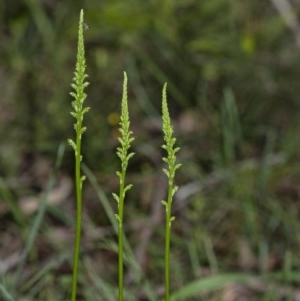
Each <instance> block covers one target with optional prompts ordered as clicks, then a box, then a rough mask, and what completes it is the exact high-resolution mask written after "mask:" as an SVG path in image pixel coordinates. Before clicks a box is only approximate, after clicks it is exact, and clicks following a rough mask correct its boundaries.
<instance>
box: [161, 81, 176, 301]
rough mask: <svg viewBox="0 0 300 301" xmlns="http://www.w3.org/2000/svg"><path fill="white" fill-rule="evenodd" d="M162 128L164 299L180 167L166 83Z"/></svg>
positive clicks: (168, 283)
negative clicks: (175, 178) (177, 173)
mask: <svg viewBox="0 0 300 301" xmlns="http://www.w3.org/2000/svg"><path fill="white" fill-rule="evenodd" d="M162 128H163V133H164V144H163V145H162V148H163V149H165V150H166V152H167V156H166V157H164V158H163V161H164V162H165V163H166V164H167V169H163V171H164V173H165V174H166V176H167V178H168V196H167V200H166V201H165V200H163V201H162V204H163V205H164V206H165V210H166V225H165V301H169V300H170V242H171V224H172V221H173V220H174V219H175V217H174V216H172V213H171V210H172V201H173V196H174V194H175V192H176V190H177V186H176V185H174V177H175V172H176V170H177V169H178V168H179V167H180V164H176V153H177V152H178V151H179V148H178V147H175V142H176V138H174V137H173V127H172V124H171V119H170V115H169V110H168V104H167V85H166V84H165V85H164V88H163V95H162Z"/></svg>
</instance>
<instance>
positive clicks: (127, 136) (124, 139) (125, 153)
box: [113, 72, 134, 301]
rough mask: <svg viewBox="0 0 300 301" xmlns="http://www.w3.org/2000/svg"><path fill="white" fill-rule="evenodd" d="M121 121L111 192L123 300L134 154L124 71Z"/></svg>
mask: <svg viewBox="0 0 300 301" xmlns="http://www.w3.org/2000/svg"><path fill="white" fill-rule="evenodd" d="M120 119H121V121H120V129H119V131H120V133H121V137H120V138H119V142H120V146H119V147H118V148H117V155H118V157H119V158H120V160H121V171H118V172H117V176H118V177H119V181H120V190H119V195H117V194H115V193H114V194H113V197H114V199H115V200H116V201H117V203H118V213H117V214H116V218H117V221H118V254H119V255H118V273H119V276H118V281H119V294H118V300H119V301H123V289H124V279H123V278H124V276H123V275H124V256H123V249H124V247H123V238H124V231H123V217H124V200H125V196H126V192H127V191H128V190H129V189H131V187H132V185H131V184H129V185H125V178H126V171H127V166H128V161H129V159H130V158H131V157H132V156H133V155H134V153H130V152H129V148H130V146H131V143H132V141H133V140H134V138H133V137H132V132H131V131H130V129H129V127H130V120H129V113H128V103H127V75H126V73H125V72H124V83H123V96H122V103H121V118H120Z"/></svg>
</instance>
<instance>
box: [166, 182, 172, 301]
mask: <svg viewBox="0 0 300 301" xmlns="http://www.w3.org/2000/svg"><path fill="white" fill-rule="evenodd" d="M172 185H173V184H172ZM171 204H172V189H170V187H169V191H168V199H167V207H166V228H165V229H166V230H165V231H166V236H165V300H166V301H168V300H170V242H171V218H172V217H171Z"/></svg>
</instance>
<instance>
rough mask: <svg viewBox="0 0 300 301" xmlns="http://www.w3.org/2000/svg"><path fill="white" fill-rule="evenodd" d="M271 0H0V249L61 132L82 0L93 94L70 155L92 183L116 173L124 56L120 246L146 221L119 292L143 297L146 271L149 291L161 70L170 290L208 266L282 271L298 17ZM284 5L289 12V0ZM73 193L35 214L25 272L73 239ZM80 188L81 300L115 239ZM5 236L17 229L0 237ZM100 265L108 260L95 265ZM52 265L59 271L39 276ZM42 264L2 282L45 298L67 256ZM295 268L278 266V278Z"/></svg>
mask: <svg viewBox="0 0 300 301" xmlns="http://www.w3.org/2000/svg"><path fill="white" fill-rule="evenodd" d="M277 2H278V1H277ZM279 2H280V1H279ZM282 2H284V3H286V2H287V0H282ZM274 3H276V1H256V0H255V1H233V0H203V1H198V0H177V1H170V0H164V1H158V0H148V1H138V0H127V1H121V0H109V1H108V0H102V1H96V0H94V1H93V0H90V1H79V0H77V1H74V0H73V1H70V0H68V1H58V0H51V1H50V0H43V1H36V0H18V1H8V0H2V1H1V3H0V23H1V30H0V41H1V46H0V89H1V97H0V138H1V146H0V173H1V174H0V175H1V183H0V184H1V185H0V186H1V189H0V190H1V198H2V203H3V208H2V207H1V210H0V212H1V213H0V214H1V215H0V218H1V228H2V229H1V233H2V234H1V235H3V237H5V238H6V239H3V245H1V248H0V250H1V254H2V253H3V254H2V255H3V257H1V258H8V257H6V256H7V254H9V252H12V250H13V251H18V250H22V248H23V247H24V243H25V242H26V237H27V234H28V232H30V227H31V218H30V216H28V215H27V214H24V212H23V211H22V210H20V208H22V200H23V197H25V196H26V197H27V196H31V195H36V194H37V193H40V192H41V191H44V189H45V187H46V183H47V181H48V176H49V174H50V173H51V172H52V168H51V166H52V165H54V162H55V160H56V159H55V158H56V152H57V148H58V145H59V144H60V143H64V142H65V141H66V138H67V137H70V136H71V134H72V131H73V129H72V118H71V116H70V115H69V113H68V112H69V111H70V103H71V99H70V96H69V90H70V82H71V78H72V72H73V67H74V62H75V49H76V34H77V20H78V14H79V10H80V9H81V8H82V7H83V8H84V9H85V16H86V22H87V25H88V27H89V28H88V30H86V32H85V35H86V53H87V65H88V74H89V82H90V86H89V88H88V99H87V102H88V106H90V107H91V108H92V113H90V114H89V120H87V128H88V131H87V132H86V136H85V137H84V139H85V140H84V145H83V147H84V150H83V151H84V158H85V163H86V164H87V166H88V167H89V168H90V169H91V170H92V172H93V175H95V176H96V178H97V180H98V182H99V183H100V185H101V187H102V186H103V187H102V188H101V189H104V192H105V195H106V196H107V197H109V196H110V193H111V191H114V189H115V187H116V185H117V180H116V178H115V175H114V173H115V170H117V169H118V160H117V158H116V156H115V148H116V145H117V139H116V135H117V126H118V122H119V116H118V112H119V106H120V99H121V89H122V75H123V71H124V70H126V71H127V73H128V78H129V106H130V109H131V116H132V130H133V132H134V135H135V137H136V140H135V146H134V147H135V149H134V152H135V153H136V156H135V157H134V158H133V162H132V164H131V166H130V167H129V168H130V170H129V171H130V174H131V177H132V181H133V182H134V186H135V187H137V188H136V190H137V195H136V194H134V193H133V192H130V195H129V199H128V201H127V203H126V206H127V207H126V208H127V209H126V211H127V213H126V214H127V216H126V218H127V220H128V226H127V227H128V233H127V234H128V238H129V241H130V244H131V246H132V247H133V249H134V250H135V254H140V253H139V252H138V250H141V249H139V244H140V243H141V242H140V240H139V237H143V236H145V232H143V229H145V226H143V227H142V226H141V225H144V224H146V225H147V224H148V225H149V223H150V224H151V223H152V224H153V226H152V228H151V227H150V228H151V231H152V232H153V236H151V235H150V236H151V240H150V241H147V242H146V245H147V248H148V249H147V252H146V251H145V250H144V251H142V252H141V253H142V254H143V256H144V257H142V258H143V260H144V261H143V260H142V259H141V257H138V261H139V263H140V264H141V266H142V272H143V273H142V274H143V275H144V276H145V275H146V276H145V278H143V277H144V276H140V277H139V276H138V274H136V275H135V276H132V274H130V271H131V270H134V264H131V263H130V262H129V263H127V264H128V275H127V281H128V283H129V284H130V285H131V286H130V285H129V287H130V288H132V294H133V295H134V296H136V295H138V296H139V294H140V295H141V296H142V293H141V292H140V291H139V290H138V288H137V287H140V286H139V285H137V283H140V282H139V281H142V280H141V279H151V281H150V283H151V285H152V286H153V287H154V288H153V289H152V290H153V292H154V295H160V291H159V283H160V281H161V276H160V273H158V272H157V271H158V270H161V268H162V265H163V264H162V257H161V254H160V252H161V251H162V249H163V247H162V246H163V243H162V239H163V237H161V236H160V234H161V233H160V231H159V227H160V226H162V225H163V222H162V221H161V222H158V223H156V224H155V222H153V220H155V216H156V215H155V214H158V213H157V209H155V206H154V205H153V202H156V203H159V202H160V200H157V198H159V197H157V195H156V194H155V192H156V189H157V185H158V184H157V183H159V184H160V185H158V187H160V186H163V185H164V184H163V182H162V181H160V174H159V172H160V170H161V166H162V162H161V154H162V152H161V150H160V147H159V146H160V145H161V139H162V136H161V133H160V123H159V120H160V117H159V115H160V106H161V88H162V85H163V83H164V82H168V99H169V107H170V111H171V116H172V117H173V121H174V124H175V131H176V136H177V138H178V140H177V141H178V143H179V144H180V147H181V152H180V154H179V161H180V162H181V163H182V164H183V165H182V168H181V169H180V172H179V176H178V184H179V185H181V186H182V187H183V188H184V189H182V190H181V192H180V191H179V192H178V193H179V196H178V207H179V209H178V208H177V210H179V211H178V213H177V214H176V216H178V215H179V217H178V218H177V219H176V223H175V224H177V226H176V225H175V224H174V227H175V230H174V231H175V234H174V236H175V237H174V242H173V248H174V254H173V256H174V258H173V267H171V268H173V270H174V274H173V278H174V279H173V289H174V290H175V289H178V288H179V287H182V286H183V285H185V284H187V283H189V282H190V281H192V280H194V279H198V278H201V277H203V276H205V275H211V274H214V273H218V272H222V271H223V272H232V271H244V272H245V271H246V272H250V271H251V272H255V273H257V274H258V275H260V274H261V273H266V272H274V273H275V272H277V271H282V270H284V269H285V270H288V271H289V273H290V274H291V275H292V273H293V272H296V271H297V270H298V268H299V265H300V262H299V259H298V258H299V257H298V256H297V250H298V249H299V239H300V237H299V233H300V232H299V196H300V192H299V187H298V186H299V179H300V173H299V170H300V169H299V163H298V162H299V157H300V153H299V150H300V145H299V123H300V121H299V120H300V118H299V117H300V116H299V112H300V110H299V106H300V102H299V95H300V85H299V78H300V57H299V56H300V55H299V53H300V52H299V45H298V44H297V35H298V34H299V31H297V28H294V30H291V28H290V26H289V24H288V23H287V22H286V21H285V19H284V18H283V15H282V13H283V12H282V11H278V9H277V8H276V6H275V4H274ZM288 3H289V2H288ZM290 4H291V5H292V6H291V7H292V9H293V10H292V12H293V14H294V15H295V17H297V13H298V11H299V3H298V1H295V0H294V1H291V3H290ZM296 26H297V24H296ZM72 158H73V157H72V152H71V149H67V150H66V152H65V156H64V159H63V163H62V167H61V169H60V173H59V175H58V179H60V177H62V175H63V176H64V177H69V176H70V175H71V172H72V170H73V160H72ZM98 188H99V187H98ZM99 189H100V188H99ZM162 189H163V188H162ZM157 190H158V191H159V189H157ZM96 191H98V193H99V190H96ZM109 198H110V197H109ZM180 198H181V199H180ZM73 199H74V196H73V195H71V196H69V197H68V199H67V200H65V201H64V202H63V203H62V204H58V205H56V206H52V207H51V208H50V209H49V212H47V214H46V215H45V217H44V220H43V226H41V230H40V232H39V233H40V234H39V235H38V237H37V239H36V245H35V246H34V247H33V248H32V251H31V253H32V254H31V255H30V256H29V259H28V262H27V265H28V266H27V265H26V267H25V270H26V271H27V274H26V275H30V278H29V279H32V278H33V277H34V276H35V275H36V273H37V270H38V266H39V265H40V264H41V262H42V263H43V264H46V262H48V261H49V260H51V259H53V258H60V257H59V256H60V255H61V254H64V249H63V247H62V245H64V243H66V244H67V245H69V246H70V245H72V239H69V238H68V237H69V236H70V235H69V234H68V233H69V232H68V231H70V230H68V229H70V227H71V226H72V225H73V216H74V214H73V213H74V212H73V207H74V206H73V205H74V204H73V203H74V202H73ZM85 199H86V208H85V210H86V215H85V223H86V229H85V235H86V242H85V245H84V250H85V251H84V256H83V257H84V266H85V270H84V268H83V272H82V280H81V281H82V294H83V295H84V296H85V298H86V300H89V298H92V296H89V293H88V291H86V290H85V288H86V287H90V291H91V292H94V291H95V292H97V289H99V286H100V291H101V292H103V289H104V288H107V287H108V284H107V283H110V284H113V283H114V275H115V273H116V270H115V269H114V268H113V267H110V268H109V269H108V268H107V267H106V266H105V262H106V261H105V260H104V261H103V258H105V259H107V262H111V263H116V254H115V249H114V246H113V241H114V237H113V235H112V230H111V225H110V223H109V221H108V219H107V216H106V214H105V212H104V211H103V209H102V207H101V205H99V203H98V202H97V196H96V194H95V192H94V190H92V188H87V189H86V196H85ZM102 200H103V198H102ZM180 200H181V201H180ZM110 203H113V201H111V202H110ZM111 205H112V204H111ZM7 207H10V209H11V210H10V211H8V210H6V209H5V208H7ZM12 208H14V210H13V211H12ZM61 208H63V209H64V210H63V212H62V211H61V210H60V209H61ZM180 208H183V209H184V210H180ZM11 212H13V213H11ZM21 220H22V222H21ZM2 221H3V222H2ZM21 225H22V227H21ZM24 225H25V227H23V226H24ZM95 229H98V231H100V230H101V231H103V232H101V231H100V232H101V233H102V234H103V233H106V234H103V237H102V236H101V235H100V234H99V235H100V236H101V237H100V238H99V239H98V240H97V239H94V238H91V237H90V236H93V235H92V234H88V233H94V232H96V231H95ZM99 229H100V230H99ZM141 229H142V230H141ZM56 231H62V233H65V234H64V235H65V236H64V235H63V234H62V233H61V232H59V233H61V235H62V237H64V239H62V242H59V240H54V241H52V240H51V239H50V240H49V237H51V235H53V233H56V234H57V232H56ZM105 231H106V232H105ZM152 232H151V233H152ZM66 233H67V234H68V235H67V234H66ZM47 235H48V236H47ZM89 235H90V236H89ZM15 237H18V239H17V241H18V243H17V244H16V245H13V244H12V241H14V239H13V238H15ZM54 237H57V236H56V235H54ZM4 242H5V243H4ZM1 244H2V243H1ZM7 246H9V247H7ZM49 246H50V247H49ZM157 246H160V247H157ZM48 247H49V249H48ZM140 248H142V247H140ZM47 249H48V251H46V250H47ZM49 250H50V251H49ZM99 250H100V251H99ZM98 253H99V255H95V254H98ZM146 253H147V256H146V255H145V254H146ZM67 258H68V256H67ZM101 258H102V259H101ZM90 261H92V262H94V263H93V265H94V266H97V264H98V266H97V268H96V270H97V272H96V271H95V273H96V274H98V277H100V278H99V279H98V278H97V279H98V280H97V281H99V282H98V283H96V284H95V283H94V284H89V285H87V283H85V281H86V280H85V279H86V278H85V276H86V275H90V274H89V273H92V272H91V271H92V268H91V263H90ZM4 262H6V260H4ZM95 262H96V263H95ZM38 263H39V264H38ZM112 266H113V265H112ZM87 267H89V268H87ZM103 269H104V270H105V271H108V272H107V273H105V274H104V275H103V274H101V271H103ZM107 269H108V270H107ZM86 270H88V271H89V272H87V271H86ZM14 274H15V273H14V267H12V268H10V269H8V270H7V271H6V272H5V273H4V274H3V275H2V278H3V279H5V281H4V282H5V283H6V282H7V283H8V287H10V286H12V287H13V285H11V279H12V278H14ZM56 274H57V275H60V277H58V278H53V277H54V275H56ZM47 275H48V278H47V279H51V281H50V280H49V281H48V282H47V281H46V284H45V285H44V286H43V285H41V288H40V289H37V288H36V286H35V284H36V282H37V283H40V282H39V281H36V282H35V281H33V283H31V282H29V284H28V283H27V286H26V285H25V287H24V285H23V286H20V285H19V286H15V287H14V289H15V290H16V291H17V292H19V293H15V294H16V296H18V294H20V292H21V293H22V294H21V295H23V296H26V294H27V295H28V296H31V299H30V300H35V299H34V298H36V300H42V299H43V300H52V299H51V298H52V297H53V296H54V295H55V294H60V296H61V295H64V294H66V295H67V294H68V283H69V281H70V280H69V264H68V260H67V263H64V264H58V265H57V266H56V268H55V269H54V270H52V271H51V272H49V274H47ZM130 275H131V276H130ZM31 277H32V278H31ZM51 277H52V278H51ZM86 277H87V276H86ZM101 277H103V279H104V280H105V281H107V283H106V284H105V285H106V286H105V285H104V284H103V283H102V282H101V281H103V279H102V278H101ZM130 277H131V278H130ZM92 278H93V279H95V277H92ZM128 279H129V280H128ZM294 281H295V280H293V281H291V282H289V281H288V280H286V282H287V285H290V286H291V287H292V286H293V284H294V283H295V282H294ZM4 282H3V283H4ZM56 282H59V284H57V283H56ZM99 283H100V284H99ZM280 283H281V284H282V283H283V281H281V282H280ZM101 285H102V286H101ZM135 285H136V286H135ZM45 287H46V288H45ZM54 287H55V290H54ZM59 287H60V289H59ZM144 290H145V289H144ZM266 291H267V289H265V290H263V292H264V293H266V294H267V292H266ZM91 294H92V293H91ZM220 294H221V296H222V292H221V293H220ZM108 295H109V294H108ZM202 296H203V295H202ZM209 296H210V295H209ZM276 296H277V297H278V294H277V295H276ZM148 297H149V296H148ZM205 297H206V300H208V299H207V298H208V296H207V295H205ZM47 298H48V299H47ZM99 298H100V297H99ZM106 298H108V297H106ZM140 298H142V297H140ZM220 298H221V297H220ZM24 300H27V299H24ZM91 300H92V299H91ZM99 300H100V299H99ZM103 300H109V299H103ZM185 300H188V299H185ZM196 300H199V296H198V297H197V298H196ZM219 300H221V299H219ZM270 300H274V299H272V298H271V299H270Z"/></svg>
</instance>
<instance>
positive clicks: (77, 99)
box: [69, 10, 89, 301]
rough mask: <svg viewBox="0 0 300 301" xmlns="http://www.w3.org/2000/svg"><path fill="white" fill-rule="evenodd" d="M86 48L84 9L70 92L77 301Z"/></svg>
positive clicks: (73, 296) (85, 110) (73, 278)
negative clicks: (72, 123) (74, 135)
mask: <svg viewBox="0 0 300 301" xmlns="http://www.w3.org/2000/svg"><path fill="white" fill-rule="evenodd" d="M85 69H86V64H85V50H84V38H83V10H81V12H80V19H79V29H78V49H77V59H76V68H75V72H74V74H75V76H74V81H73V83H72V84H71V86H72V88H73V89H74V91H72V92H71V93H70V94H71V96H72V97H73V98H74V100H73V102H72V107H73V111H72V112H71V115H72V116H73V117H74V118H75V120H76V122H75V124H74V129H75V132H76V138H75V142H74V141H73V140H71V139H69V143H70V145H71V146H72V148H73V150H74V153H75V185H76V232H75V250H74V258H73V275H72V294H71V301H76V296H77V279H78V266H79V255H80V241H81V228H82V218H81V217H82V184H83V181H84V176H82V175H81V161H82V155H81V141H82V135H83V133H84V132H85V130H86V128H85V127H84V126H83V117H84V114H85V113H86V112H87V111H88V110H89V108H88V107H84V105H83V104H84V101H85V99H86V94H85V92H84V90H85V88H86V87H87V86H88V82H86V81H85V79H86V77H87V75H86V73H85Z"/></svg>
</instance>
